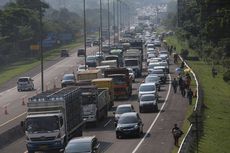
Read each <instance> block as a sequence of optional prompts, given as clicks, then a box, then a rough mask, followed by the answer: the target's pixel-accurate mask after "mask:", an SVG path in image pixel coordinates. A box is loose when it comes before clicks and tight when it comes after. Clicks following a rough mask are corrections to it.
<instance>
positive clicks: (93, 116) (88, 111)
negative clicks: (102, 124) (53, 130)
mask: <svg viewBox="0 0 230 153" xmlns="http://www.w3.org/2000/svg"><path fill="white" fill-rule="evenodd" d="M80 89H81V90H82V93H81V98H82V106H83V118H84V120H85V121H86V122H93V123H97V121H99V120H100V119H102V118H105V117H107V113H108V108H109V106H108V105H109V103H110V95H109V90H108V89H98V88H97V87H96V86H93V85H92V86H80Z"/></svg>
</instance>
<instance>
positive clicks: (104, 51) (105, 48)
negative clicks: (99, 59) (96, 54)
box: [101, 45, 110, 53]
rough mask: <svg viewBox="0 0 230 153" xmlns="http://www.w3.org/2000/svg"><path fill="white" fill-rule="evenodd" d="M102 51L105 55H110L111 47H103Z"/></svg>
mask: <svg viewBox="0 0 230 153" xmlns="http://www.w3.org/2000/svg"><path fill="white" fill-rule="evenodd" d="M101 51H102V52H103V53H109V52H110V46H109V45H103V46H102V48H101Z"/></svg>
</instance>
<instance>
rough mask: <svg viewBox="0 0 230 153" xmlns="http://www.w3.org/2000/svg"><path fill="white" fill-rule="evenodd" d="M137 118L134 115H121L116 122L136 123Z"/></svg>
mask: <svg viewBox="0 0 230 153" xmlns="http://www.w3.org/2000/svg"><path fill="white" fill-rule="evenodd" d="M137 122H138V119H137V117H136V116H134V115H132V116H131V115H130V116H121V117H120V119H119V120H118V124H132V123H137Z"/></svg>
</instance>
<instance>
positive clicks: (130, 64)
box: [125, 60, 138, 66]
mask: <svg viewBox="0 0 230 153" xmlns="http://www.w3.org/2000/svg"><path fill="white" fill-rule="evenodd" d="M135 65H138V60H125V66H135Z"/></svg>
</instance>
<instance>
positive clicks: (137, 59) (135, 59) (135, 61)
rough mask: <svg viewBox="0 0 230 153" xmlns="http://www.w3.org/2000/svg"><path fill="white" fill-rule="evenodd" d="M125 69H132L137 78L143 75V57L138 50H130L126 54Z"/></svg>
mask: <svg viewBox="0 0 230 153" xmlns="http://www.w3.org/2000/svg"><path fill="white" fill-rule="evenodd" d="M123 56H124V59H123V60H124V62H123V63H124V67H126V68H132V69H133V71H134V72H135V77H140V76H141V73H142V58H141V57H142V55H141V51H140V50H138V49H129V50H127V51H126V52H125V53H124V54H123Z"/></svg>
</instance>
